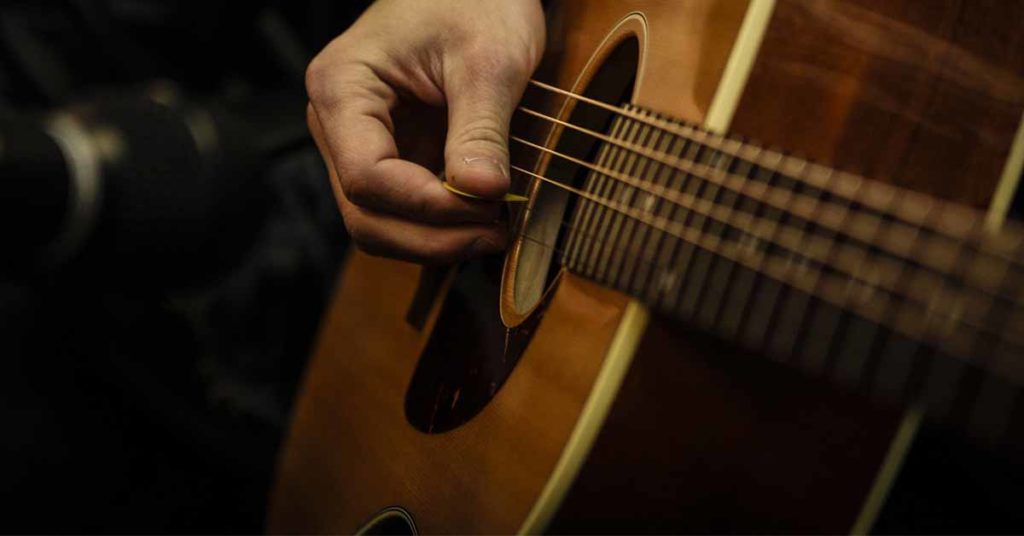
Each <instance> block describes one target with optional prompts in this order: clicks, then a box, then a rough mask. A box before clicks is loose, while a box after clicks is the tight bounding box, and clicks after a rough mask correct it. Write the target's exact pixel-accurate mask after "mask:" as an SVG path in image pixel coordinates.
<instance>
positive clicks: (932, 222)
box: [518, 79, 1022, 263]
mask: <svg viewBox="0 0 1024 536" xmlns="http://www.w3.org/2000/svg"><path fill="white" fill-rule="evenodd" d="M529 83H530V85H532V86H534V87H537V88H540V89H542V90H545V91H548V92H551V93H555V94H558V95H561V96H564V97H566V98H568V99H574V100H576V101H578V102H583V103H585V104H589V105H592V106H595V107H598V108H601V109H603V110H606V111H609V112H612V113H614V114H616V115H620V116H623V117H626V118H629V119H633V120H635V121H637V122H640V123H643V124H646V125H648V126H651V127H654V128H656V129H659V130H662V131H664V132H668V133H670V134H673V135H676V136H679V137H681V138H683V139H686V140H688V141H691V142H694V143H696V144H698V145H700V146H703V147H706V148H710V149H712V150H716V151H718V152H720V153H724V154H728V155H730V156H732V157H733V158H736V159H739V160H740V161H743V162H747V163H750V164H752V165H756V166H758V167H761V168H763V169H767V170H769V171H772V172H774V173H780V174H782V175H784V176H786V177H788V178H790V179H793V180H797V181H800V182H802V183H804V184H806V185H808V186H811V187H813V188H815V189H819V190H822V191H824V192H828V193H829V194H832V195H833V196H835V197H836V198H838V199H843V200H845V201H847V202H851V203H852V202H856V203H860V204H862V205H864V206H867V207H870V208H872V209H874V210H876V211H878V212H880V213H882V214H885V215H887V216H889V217H891V218H894V219H899V220H902V221H903V222H906V224H908V225H911V226H915V227H921V228H928V229H929V230H930V231H932V232H935V233H936V234H939V235H940V236H945V237H947V238H950V239H954V240H955V239H965V238H971V237H972V236H979V235H980V237H981V238H983V239H986V238H991V237H990V233H987V232H984V231H983V230H982V229H981V226H980V225H973V226H970V227H969V228H968V227H966V226H962V225H961V226H957V225H949V222H948V220H949V219H950V218H949V217H948V216H950V214H949V213H950V212H951V211H952V212H958V213H959V217H960V218H959V219H965V215H967V216H966V219H968V220H974V221H978V222H980V219H981V218H980V217H979V215H978V214H977V211H975V210H973V209H970V208H966V207H963V206H961V205H957V204H953V203H949V202H946V201H943V200H940V199H936V198H932V197H930V196H926V195H923V194H918V193H916V192H911V191H908V190H905V189H903V188H897V187H894V186H891V185H888V184H885V183H881V182H878V181H873V180H869V179H865V178H863V177H859V176H856V175H852V174H847V173H843V172H839V171H836V170H832V169H830V168H826V167H824V166H818V165H816V164H813V163H810V162H806V161H803V160H799V161H798V164H797V167H798V168H799V169H798V171H803V172H798V173H786V172H785V171H784V170H783V169H782V166H780V165H779V164H780V163H781V162H782V160H783V159H784V158H792V157H786V156H784V155H783V154H782V153H780V152H777V151H772V150H763V149H761V148H759V147H757V146H756V145H750V144H747V143H745V142H743V141H740V140H736V139H731V138H728V137H725V136H722V135H718V134H714V133H711V132H708V131H705V130H702V129H700V128H699V127H695V126H691V125H686V124H682V125H680V124H676V123H674V122H672V121H669V120H668V119H665V118H661V117H652V116H651V115H650V113H647V112H644V111H636V110H631V109H628V108H623V107H620V106H615V105H612V104H609V103H606V102H603V101H600V100H597V99H593V98H590V97H587V96H585V95H580V94H577V93H573V92H571V91H567V90H564V89H562V88H559V87H556V86H552V85H550V84H546V83H544V82H540V81H538V80H533V79H531V80H530V81H529ZM518 110H519V111H522V112H524V113H527V114H531V115H534V116H536V117H538V118H541V119H545V120H549V121H554V122H557V123H558V124H560V125H562V126H564V127H568V128H573V129H576V127H577V126H576V125H573V124H572V123H568V122H564V121H562V120H560V119H557V118H554V117H551V116H547V115H545V114H542V113H539V112H536V111H534V110H530V109H529V108H525V107H523V106H519V107H518ZM593 134H598V135H600V133H596V132H594V133H593ZM696 135H699V136H700V137H703V138H704V139H705V141H701V140H698V139H697V136H696ZM708 139H710V140H711V141H710V142H709V141H707V140H708ZM606 141H607V142H608V143H612V144H615V145H617V146H619V147H621V148H623V149H626V150H627V151H630V152H634V153H636V154H639V155H640V156H643V157H645V158H649V159H651V160H654V161H656V162H659V163H661V164H663V165H667V166H670V167H676V168H677V169H680V168H679V167H678V166H679V165H685V164H688V162H686V161H685V160H681V159H679V158H678V157H675V156H673V155H669V154H666V153H663V152H659V151H650V150H648V149H647V148H645V147H642V146H636V145H635V144H629V143H628V142H623V141H620V140H606ZM727 143H732V144H735V145H736V147H735V148H729V147H727V146H726V144H727ZM744 148H747V149H751V150H753V151H754V154H755V155H757V157H755V158H748V157H744V156H743V155H742V154H741V152H742V149H744ZM765 155H774V156H775V157H776V158H777V160H778V162H776V163H775V164H772V163H770V162H768V161H767V160H766V157H765ZM807 168H817V169H820V170H822V172H823V175H822V177H819V178H818V179H817V180H812V179H813V178H814V175H813V174H810V173H806V170H807ZM680 171H684V172H690V171H689V170H687V169H680ZM837 173H840V174H842V175H844V176H846V178H847V179H848V180H847V183H848V184H843V183H842V182H841V181H830V179H831V178H832V176H833V175H834V174H837ZM704 178H705V179H706V180H707V179H709V177H704ZM734 178H739V179H740V180H741V181H742V180H743V178H742V177H735V176H734ZM721 186H726V187H728V186H727V185H725V184H721ZM844 190H845V191H844ZM872 190H873V191H872ZM790 193H791V194H794V195H801V194H799V193H797V192H790ZM897 193H899V194H902V200H901V202H902V203H917V204H918V205H925V206H927V207H928V208H927V209H925V210H915V211H911V212H907V211H906V207H905V206H903V205H901V206H900V207H899V208H903V209H904V210H903V211H902V212H900V211H895V210H894V206H892V205H893V204H894V203H892V202H891V201H892V197H893V196H894V195H895V194H897ZM810 199H812V200H813V201H815V202H817V201H819V200H817V199H816V198H810ZM908 199H909V200H911V201H908ZM837 208H842V207H837ZM939 215H945V216H947V217H946V218H942V217H939ZM1008 223H1009V224H1010V226H1012V227H1017V225H1016V224H1015V223H1012V222H1008ZM951 231H952V232H951ZM957 231H958V232H957ZM944 233H945V234H944ZM955 235H959V236H955ZM1015 236H1017V237H1020V236H1022V233H1015ZM989 245H992V246H995V247H993V248H992V249H991V250H990V251H986V252H985V253H988V254H990V255H994V256H997V257H1001V258H1004V259H1005V260H1008V261H1010V262H1015V263H1016V262H1019V261H1018V257H1017V256H1016V255H1012V254H1011V253H1016V252H1017V250H1018V249H1019V248H1020V246H1021V241H1020V240H1015V241H1013V243H1012V244H1004V243H999V242H996V243H994V244H989ZM1001 249H1003V250H1008V251H1000V250H1001Z"/></svg>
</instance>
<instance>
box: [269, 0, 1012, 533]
mask: <svg viewBox="0 0 1024 536" xmlns="http://www.w3.org/2000/svg"><path fill="white" fill-rule="evenodd" d="M548 24H549V26H548V30H549V31H548V33H549V44H548V48H547V56H546V58H545V60H544V62H543V64H542V66H541V68H540V69H539V70H538V72H537V73H536V74H535V77H534V80H533V81H531V83H530V86H529V89H528V90H527V94H526V96H525V97H524V100H523V103H522V106H521V107H520V108H519V109H518V111H517V114H516V118H515V120H514V124H513V133H512V141H511V149H512V164H513V166H512V169H513V175H514V176H515V179H516V181H515V182H516V188H517V191H518V193H520V194H522V195H524V196H525V197H526V198H527V199H528V201H526V202H525V203H509V211H508V212H509V221H510V225H512V228H513V231H514V236H515V237H516V239H515V241H514V243H513V244H512V245H511V246H510V249H509V251H508V253H507V255H505V256H503V257H497V258H495V257H488V258H482V259H474V260H470V261H467V262H464V263H462V264H460V265H459V266H452V267H444V268H437V267H432V268H422V267H419V266H415V265H412V264H408V263H403V262H398V261H393V260H386V259H381V258H374V257H371V256H368V255H366V254H363V253H360V252H358V251H354V252H352V253H351V254H350V256H349V257H348V259H347V262H346V264H345V266H344V271H343V273H342V275H341V278H340V282H339V286H338V287H337V290H336V294H335V296H334V298H333V303H332V305H331V306H330V308H329V311H328V312H327V314H326V316H325V317H324V319H323V323H322V328H321V330H320V334H319V339H318V342H317V344H316V349H315V354H314V356H313V358H312V360H311V362H310V364H309V367H308V372H307V375H306V378H305V382H304V384H303V387H302V391H301V395H300V397H299V399H298V401H297V405H296V408H295V412H294V420H293V423H292V427H291V433H290V436H289V438H288V440H287V442H286V444H285V446H284V449H283V454H282V456H281V459H280V464H279V467H278V474H277V482H276V486H275V489H274V492H273V496H272V498H271V508H270V516H269V521H268V527H269V530H270V531H271V532H302V533H307V532H308V533H312V532H318V533H319V532H341V533H350V532H356V531H361V532H364V533H391V532H417V531H418V532H424V533H439V532H457V533H510V532H516V531H521V532H527V533H532V532H540V531H551V532H556V533H562V532H620V533H635V532H641V531H654V532H683V531H686V532H768V531H771V532H808V531H809V532H829V533H832V532H840V531H854V532H866V531H869V530H870V529H871V527H872V523H873V521H874V520H875V519H876V517H877V515H878V512H879V511H880V509H881V507H882V506H883V505H884V503H885V500H886V496H887V492H888V491H889V490H890V487H891V485H892V481H893V479H894V477H895V476H896V475H898V474H899V471H900V467H901V464H902V463H903V462H904V461H905V457H906V453H907V452H908V449H909V448H910V445H912V443H913V441H914V438H915V434H916V433H917V431H918V429H919V428H920V427H921V426H922V423H935V424H934V425H935V426H940V427H945V428H946V429H949V430H952V431H954V433H955V434H956V437H962V438H968V439H966V440H967V441H969V442H970V444H972V445H977V446H978V447H979V448H981V449H983V450H984V452H990V453H992V455H993V456H1001V457H1005V458H1007V459H1013V457H1014V455H1015V454H1016V453H1019V452H1020V447H1021V444H1022V439H1024V397H1022V396H1021V394H1020V387H1021V384H1022V382H1024V352H1022V350H1024V309H1022V305H1024V302H1022V297H1024V294H1022V292H1024V232H1022V230H1021V228H1020V226H1018V225H1017V224H1015V223H1013V222H1012V221H1007V214H1008V213H1009V209H1010V206H1011V202H1012V200H1013V197H1014V192H1015V190H1016V188H1017V182H1018V179H1019V178H1020V175H1021V167H1022V160H1024V130H1022V127H1021V117H1022V110H1024V2H1003V1H992V2H975V1H970V2H966V1H957V0H921V1H916V2H915V1H893V0H850V1H843V2H839V1H831V0H750V1H749V2H746V1H742V0H628V1H627V0H574V1H572V0H561V1H556V2H553V3H552V5H551V6H550V7H549V9H548ZM928 426H932V424H928Z"/></svg>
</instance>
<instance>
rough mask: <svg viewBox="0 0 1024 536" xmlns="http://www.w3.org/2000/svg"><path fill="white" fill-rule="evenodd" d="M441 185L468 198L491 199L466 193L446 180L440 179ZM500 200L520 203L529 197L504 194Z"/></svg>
mask: <svg viewBox="0 0 1024 536" xmlns="http://www.w3.org/2000/svg"><path fill="white" fill-rule="evenodd" d="M441 185H442V186H444V189H445V190H448V191H449V192H451V193H453V194H455V195H461V196H462V197H468V198H470V199H480V200H481V201H493V200H492V199H487V198H486V197H480V196H478V195H473V194H471V193H468V192H463V191H462V190H459V189H458V188H456V187H454V186H452V185H451V183H449V182H448V181H442V182H441ZM501 200H502V201H507V202H509V203H522V202H524V201H529V200H530V199H529V198H528V197H524V196H521V195H516V194H505V195H504V196H503V197H502V198H501Z"/></svg>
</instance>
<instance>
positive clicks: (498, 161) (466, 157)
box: [445, 70, 525, 199]
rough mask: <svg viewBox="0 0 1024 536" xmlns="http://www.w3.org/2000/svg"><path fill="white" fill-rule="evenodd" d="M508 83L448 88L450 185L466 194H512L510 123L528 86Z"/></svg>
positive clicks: (484, 80)
mask: <svg viewBox="0 0 1024 536" xmlns="http://www.w3.org/2000/svg"><path fill="white" fill-rule="evenodd" d="M463 72H464V73H465V74H469V72H470V70H464V71H463ZM502 78H503V77H487V76H475V77H472V78H471V79H464V80H462V81H460V82H461V83H456V84H454V85H452V86H451V87H448V88H446V96H447V99H448V139H447V140H446V143H445V172H446V174H447V175H448V180H449V181H450V182H451V183H452V185H453V186H455V187H456V188H458V189H459V190H461V191H463V192H466V193H468V194H473V195H476V196H480V197H485V198H489V199H495V198H499V197H501V196H502V195H504V194H505V193H506V192H507V191H508V189H509V167H508V164H509V160H508V128H509V121H510V119H511V117H512V111H513V109H514V108H515V104H516V102H517V101H518V100H519V96H520V95H521V94H522V92H523V87H518V88H517V87H513V86H514V84H502V83H501V79H502ZM504 78H505V79H506V80H507V78H508V77H504ZM521 85H523V86H525V81H523V83H522V84H521Z"/></svg>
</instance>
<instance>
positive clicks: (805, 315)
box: [563, 108, 1024, 437]
mask: <svg viewBox="0 0 1024 536" xmlns="http://www.w3.org/2000/svg"><path fill="white" fill-rule="evenodd" d="M602 139H603V143H602V144H601V146H600V147H599V148H598V150H597V156H596V159H595V160H594V161H593V163H592V164H589V163H584V162H579V163H580V164H583V165H585V167H586V168H588V169H587V170H586V171H588V174H587V176H586V179H585V184H584V185H583V189H584V190H585V191H586V192H587V194H588V195H587V196H586V197H584V198H583V199H581V200H580V201H579V203H578V204H577V206H576V209H575V213H574V215H573V220H572V225H571V231H570V234H569V236H568V238H567V241H566V247H565V249H564V254H563V263H564V265H565V266H566V267H567V268H568V269H569V270H571V271H573V272H576V273H578V274H580V275H583V276H585V277H589V278H591V279H594V280H596V281H598V282H600V283H602V284H605V285H607V286H609V287H612V288H616V289H618V290H621V291H623V292H626V293H628V294H630V295H632V296H635V297H636V298H637V299H639V300H641V301H643V302H644V303H646V304H647V305H648V306H650V307H651V308H652V309H654V310H657V311H660V312H662V313H664V314H667V315H670V316H672V317H675V318H678V319H681V320H684V321H686V322H688V323H690V324H692V325H695V326H697V327H700V328H701V329H705V330H709V331H713V332H716V333H718V334H719V335H722V336H724V337H726V338H728V339H730V340H735V341H738V342H740V343H741V344H743V345H744V346H746V347H748V348H751V349H754V350H757V351H759V352H761V353H764V354H766V355H769V356H771V357H772V358H774V359H777V360H780V361H785V362H788V363H792V364H794V365H796V366H799V367H800V368H803V369H805V370H807V371H809V372H811V373H815V374H823V375H827V376H829V377H832V378H834V379H835V380H837V381H839V382H841V383H844V384H846V385H849V386H852V387H858V388H861V389H864V390H867V391H869V392H871V393H875V394H879V395H882V396H885V397H887V398H896V399H899V400H904V401H906V400H912V399H925V400H927V402H928V407H929V411H930V412H931V413H932V414H933V415H935V416H937V417H940V418H952V419H954V420H962V419H967V421H968V424H969V426H970V427H972V428H979V427H980V428H981V429H980V430H979V433H981V434H982V435H986V436H992V437H995V436H998V435H1000V434H1002V431H1003V429H1005V424H1006V422H1005V421H1006V419H1008V418H1009V416H1006V415H1002V414H1003V413H1006V411H1002V412H1001V413H1000V411H999V410H1000V409H1001V407H1002V406H1006V408H1008V407H1010V405H1011V404H1010V402H1012V400H1013V397H1015V396H1016V389H1017V386H1019V385H1021V384H1022V383H1024V367H1022V366H1021V361H1020V359H1019V358H1020V355H1021V353H1022V349H1024V316H1022V310H1021V305H1022V303H1021V292H1020V291H1021V288H1022V287H1021V273H1022V266H1021V264H1020V263H1019V262H1018V259H1019V249H1020V247H1021V242H1022V240H1021V238H1022V234H1021V232H1020V231H1018V230H1017V229H1015V228H1014V229H1008V228H1007V229H1002V230H1000V231H999V232H995V231H992V230H990V229H987V228H986V227H985V225H984V218H983V217H982V215H981V214H980V213H979V212H977V211H974V210H971V209H969V208H966V207H963V206H960V205H956V204H951V203H946V202H942V201H939V200H937V199H934V198H931V197H929V196H926V195H923V194H920V193H916V192H912V191H909V190H904V189H901V188H898V187H894V186H892V185H889V184H886V183H882V182H877V181H871V180H867V179H864V178H862V177H859V176H855V175H852V174H849V173H844V172H840V171H836V170H832V169H829V168H826V167H823V166H819V165H816V164H812V163H808V162H806V161H804V160H801V159H799V158H795V157H792V156H786V155H782V154H780V153H779V152H776V151H772V150H767V149H764V148H761V147H758V146H757V145H756V144H754V143H750V142H747V141H743V140H739V139H736V138H729V137H723V136H718V135H715V134H712V133H709V132H707V131H704V130H701V129H699V128H696V127H693V126H690V125H686V124H683V123H680V122H676V121H673V120H669V119H666V118H663V117H659V116H657V115H655V114H653V113H650V112H647V111H645V110H642V109H639V108H627V112H626V113H625V114H622V115H620V116H619V117H617V118H616V119H615V120H614V121H613V122H612V125H611V130H610V133H609V134H608V135H606V136H604V137H603V138H602ZM1002 409H1005V408H1002ZM1007 411H1008V410H1007ZM975 414H977V415H975ZM994 415H1002V416H1000V417H998V418H997V417H993V416H994ZM977 417H982V420H984V421H986V422H985V423H982V424H977V423H976V422H975V421H977ZM993 419H996V420H997V421H998V422H995V423H994V424H993V423H990V422H988V421H992V420H993Z"/></svg>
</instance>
